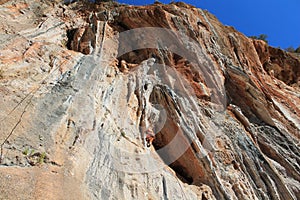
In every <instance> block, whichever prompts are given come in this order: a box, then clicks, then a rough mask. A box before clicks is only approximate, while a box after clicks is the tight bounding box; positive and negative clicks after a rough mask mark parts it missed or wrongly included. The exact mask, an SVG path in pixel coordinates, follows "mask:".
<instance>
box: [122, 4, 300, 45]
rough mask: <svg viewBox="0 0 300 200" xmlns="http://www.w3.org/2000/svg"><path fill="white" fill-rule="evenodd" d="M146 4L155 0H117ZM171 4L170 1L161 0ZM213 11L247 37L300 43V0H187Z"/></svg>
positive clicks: (278, 43)
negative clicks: (260, 36) (253, 36)
mask: <svg viewBox="0 0 300 200" xmlns="http://www.w3.org/2000/svg"><path fill="white" fill-rule="evenodd" d="M117 1H118V2H121V3H128V4H135V5H145V4H152V3H153V2H154V0H144V1H142V0H117ZM160 2H162V3H169V2H170V0H160ZM184 2H186V3H189V4H192V5H194V6H196V7H199V8H202V9H206V10H208V11H209V12H211V13H213V14H214V15H215V16H216V17H217V18H218V19H219V20H220V21H221V22H222V23H223V24H225V25H229V26H233V27H235V28H236V29H237V30H238V31H240V32H242V33H244V34H245V35H247V36H252V35H255V36H258V35H260V34H266V35H267V36H268V38H267V40H268V41H269V44H270V45H271V46H274V47H281V48H283V49H285V48H287V47H290V46H292V47H294V48H297V47H299V46H300V0H252V1H242V0H184Z"/></svg>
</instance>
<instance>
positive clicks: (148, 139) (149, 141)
mask: <svg viewBox="0 0 300 200" xmlns="http://www.w3.org/2000/svg"><path fill="white" fill-rule="evenodd" d="M154 139H155V134H154V133H153V131H152V130H151V129H148V130H147V131H146V142H147V147H150V146H151V144H152V142H153V140H154Z"/></svg>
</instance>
